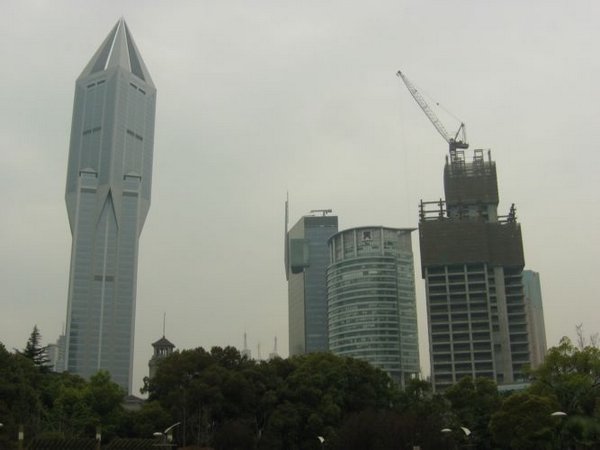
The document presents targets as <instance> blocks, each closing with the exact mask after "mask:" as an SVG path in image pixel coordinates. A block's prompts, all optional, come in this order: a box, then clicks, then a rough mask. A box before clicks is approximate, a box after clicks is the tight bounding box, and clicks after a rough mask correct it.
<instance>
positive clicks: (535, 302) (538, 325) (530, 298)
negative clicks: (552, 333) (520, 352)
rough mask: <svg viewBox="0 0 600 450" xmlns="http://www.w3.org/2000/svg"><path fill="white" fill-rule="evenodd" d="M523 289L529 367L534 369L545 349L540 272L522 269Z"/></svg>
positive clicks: (541, 359)
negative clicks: (527, 333) (529, 354)
mask: <svg viewBox="0 0 600 450" xmlns="http://www.w3.org/2000/svg"><path fill="white" fill-rule="evenodd" d="M523 290H524V292H525V307H526V311H527V326H528V329H529V347H530V352H531V367H532V368H534V369H535V368H537V367H538V366H539V365H540V364H542V363H543V362H544V357H545V356H546V350H547V347H546V325H545V322H544V307H543V305H542V284H541V282H540V274H539V273H537V272H534V271H533V270H524V271H523Z"/></svg>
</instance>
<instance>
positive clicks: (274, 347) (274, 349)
mask: <svg viewBox="0 0 600 450" xmlns="http://www.w3.org/2000/svg"><path fill="white" fill-rule="evenodd" d="M273 353H277V336H275V345H274V346H273Z"/></svg>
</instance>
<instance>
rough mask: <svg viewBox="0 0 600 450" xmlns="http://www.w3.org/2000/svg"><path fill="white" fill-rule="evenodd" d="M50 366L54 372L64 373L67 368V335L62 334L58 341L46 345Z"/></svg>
mask: <svg viewBox="0 0 600 450" xmlns="http://www.w3.org/2000/svg"><path fill="white" fill-rule="evenodd" d="M46 355H47V356H48V366H49V367H50V370H51V371H52V372H59V373H62V372H64V370H65V335H64V334H61V335H60V336H59V337H58V339H57V341H56V343H53V344H48V345H47V346H46Z"/></svg>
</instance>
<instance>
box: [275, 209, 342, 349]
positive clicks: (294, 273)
mask: <svg viewBox="0 0 600 450" xmlns="http://www.w3.org/2000/svg"><path fill="white" fill-rule="evenodd" d="M330 212H331V210H315V211H312V213H317V214H316V215H307V216H304V217H302V218H301V219H300V220H299V221H298V222H297V223H296V224H295V225H294V226H293V227H292V228H291V229H290V230H289V231H288V229H287V223H288V222H287V218H288V213H287V202H286V220H285V223H286V227H285V228H286V232H285V269H286V277H287V281H288V319H289V325H288V326H289V355H290V356H293V355H300V354H304V353H311V352H322V351H327V350H328V349H329V345H328V339H327V285H326V280H325V275H326V271H327V266H328V265H329V250H328V247H327V240H328V239H329V238H330V237H331V236H332V235H334V234H335V233H337V231H338V218H337V216H330V215H328V214H329V213H330Z"/></svg>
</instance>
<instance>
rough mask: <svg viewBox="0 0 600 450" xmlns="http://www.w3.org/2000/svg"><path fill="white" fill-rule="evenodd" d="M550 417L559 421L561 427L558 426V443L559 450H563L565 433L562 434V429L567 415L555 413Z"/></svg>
mask: <svg viewBox="0 0 600 450" xmlns="http://www.w3.org/2000/svg"><path fill="white" fill-rule="evenodd" d="M550 417H556V418H557V419H559V425H558V426H557V434H558V436H557V438H558V439H557V442H558V448H559V450H562V446H563V433H562V431H563V430H562V429H563V419H564V418H565V417H567V413H566V412H564V411H554V412H553V413H552V414H550Z"/></svg>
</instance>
